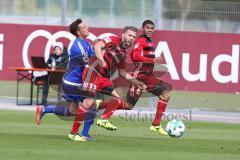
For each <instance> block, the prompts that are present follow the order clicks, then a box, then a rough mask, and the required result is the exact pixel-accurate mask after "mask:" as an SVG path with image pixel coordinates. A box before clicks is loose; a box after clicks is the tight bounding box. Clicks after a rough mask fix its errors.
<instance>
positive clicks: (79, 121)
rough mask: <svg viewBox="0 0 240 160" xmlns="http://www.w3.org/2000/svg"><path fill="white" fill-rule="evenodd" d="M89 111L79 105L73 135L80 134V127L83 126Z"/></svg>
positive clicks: (72, 130)
mask: <svg viewBox="0 0 240 160" xmlns="http://www.w3.org/2000/svg"><path fill="white" fill-rule="evenodd" d="M87 111H88V110H87V109H86V108H85V107H84V106H83V105H79V106H78V108H77V114H76V115H75V119H74V122H73V125H72V129H71V133H73V134H74V133H78V132H79V127H80V125H81V124H82V121H83V120H84V118H85V116H86V114H87Z"/></svg>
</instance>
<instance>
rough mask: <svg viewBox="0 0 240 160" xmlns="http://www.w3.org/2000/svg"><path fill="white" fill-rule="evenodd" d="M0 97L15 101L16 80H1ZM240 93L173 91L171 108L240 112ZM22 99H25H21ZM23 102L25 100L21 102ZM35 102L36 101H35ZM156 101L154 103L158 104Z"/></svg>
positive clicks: (25, 92)
mask: <svg viewBox="0 0 240 160" xmlns="http://www.w3.org/2000/svg"><path fill="white" fill-rule="evenodd" d="M0 88H1V90H0V98H10V99H12V100H13V101H15V96H16V82H15V81H0ZM29 90H30V88H29V84H27V83H23V84H21V87H20V95H19V96H20V97H25V98H26V97H29V95H30V93H29ZM33 93H34V96H33V97H34V98H35V97H36V86H34V91H33ZM239 97H240V95H235V94H224V93H207V92H186V91H173V92H172V94H171V99H170V102H169V106H170V107H169V108H171V107H172V108H184V109H191V108H200V109H207V110H209V109H210V110H217V111H231V112H240V98H239ZM48 98H49V99H53V100H54V99H55V101H53V102H52V103H53V104H55V102H56V98H57V95H56V88H54V87H50V91H49V96H48ZM20 101H23V99H22V100H20ZM149 102H150V99H149V98H144V95H142V97H141V98H140V99H139V102H138V103H137V105H138V106H146V107H147V106H149V105H150V104H149ZM20 103H23V102H20ZM34 103H35V102H34ZM156 103H157V101H154V103H153V105H156Z"/></svg>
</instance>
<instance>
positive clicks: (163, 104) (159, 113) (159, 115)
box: [152, 99, 168, 126]
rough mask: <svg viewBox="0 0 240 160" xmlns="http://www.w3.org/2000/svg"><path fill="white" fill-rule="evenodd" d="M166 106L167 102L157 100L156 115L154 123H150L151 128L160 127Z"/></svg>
mask: <svg viewBox="0 0 240 160" xmlns="http://www.w3.org/2000/svg"><path fill="white" fill-rule="evenodd" d="M167 104H168V101H164V100H162V99H159V100H158V105H157V111H156V114H155V118H154V121H153V123H152V125H153V126H159V125H160V122H161V118H162V116H163V113H164V112H165V110H166V107H167Z"/></svg>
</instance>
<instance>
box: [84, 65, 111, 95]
mask: <svg viewBox="0 0 240 160" xmlns="http://www.w3.org/2000/svg"><path fill="white" fill-rule="evenodd" d="M82 80H83V88H84V90H86V91H88V92H92V93H95V92H97V91H98V92H110V93H111V92H112V90H113V83H112V81H110V80H109V78H106V77H102V76H101V75H100V74H99V73H98V72H96V71H95V70H94V69H90V68H88V67H85V68H84V70H83V74H82Z"/></svg>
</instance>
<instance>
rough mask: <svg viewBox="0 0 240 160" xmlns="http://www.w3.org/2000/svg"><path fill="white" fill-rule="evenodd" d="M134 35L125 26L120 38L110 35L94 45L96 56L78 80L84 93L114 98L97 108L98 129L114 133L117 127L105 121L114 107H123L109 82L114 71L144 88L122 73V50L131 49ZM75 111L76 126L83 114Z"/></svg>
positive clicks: (134, 30)
mask: <svg viewBox="0 0 240 160" xmlns="http://www.w3.org/2000/svg"><path fill="white" fill-rule="evenodd" d="M136 34H137V29H136V28H135V27H131V26H130V27H125V28H124V29H123V33H122V36H121V37H116V36H110V37H107V38H104V39H102V40H100V41H99V42H97V43H96V44H95V45H94V50H95V54H96V57H92V58H91V59H90V60H89V63H88V65H87V66H86V67H85V69H84V71H83V74H82V79H83V88H84V90H85V91H87V92H92V93H93V94H95V95H97V91H100V92H103V93H105V94H110V95H112V96H113V97H115V98H112V99H111V100H110V101H108V102H104V103H102V105H101V108H105V111H104V113H103V115H102V116H100V119H98V120H97V124H98V125H99V126H101V127H104V128H107V129H111V130H116V129H117V128H116V127H115V126H114V125H112V124H111V123H110V122H109V121H108V118H109V117H110V116H111V115H112V113H113V111H114V110H116V108H118V107H119V106H123V104H124V101H123V100H122V98H121V97H120V96H119V94H118V93H117V91H116V90H115V89H114V86H113V83H112V81H111V80H110V77H111V75H112V74H113V73H114V72H115V71H116V70H118V73H119V75H120V76H122V77H123V78H125V79H127V80H128V81H130V82H131V83H132V84H134V85H136V86H138V87H139V88H140V89H144V88H146V86H145V85H144V83H143V82H140V81H138V80H136V79H134V78H133V77H132V76H131V75H130V74H128V73H127V72H126V71H125V70H124V68H125V58H126V49H128V48H129V47H131V46H132V43H133V41H134V40H135V38H136ZM97 99H98V98H97ZM78 112H79V114H77V115H76V118H75V120H76V121H75V122H74V124H76V127H77V126H79V125H77V123H78V122H77V120H78V119H83V117H81V116H82V115H84V114H81V113H83V112H84V110H79V111H78ZM73 127H74V126H73Z"/></svg>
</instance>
